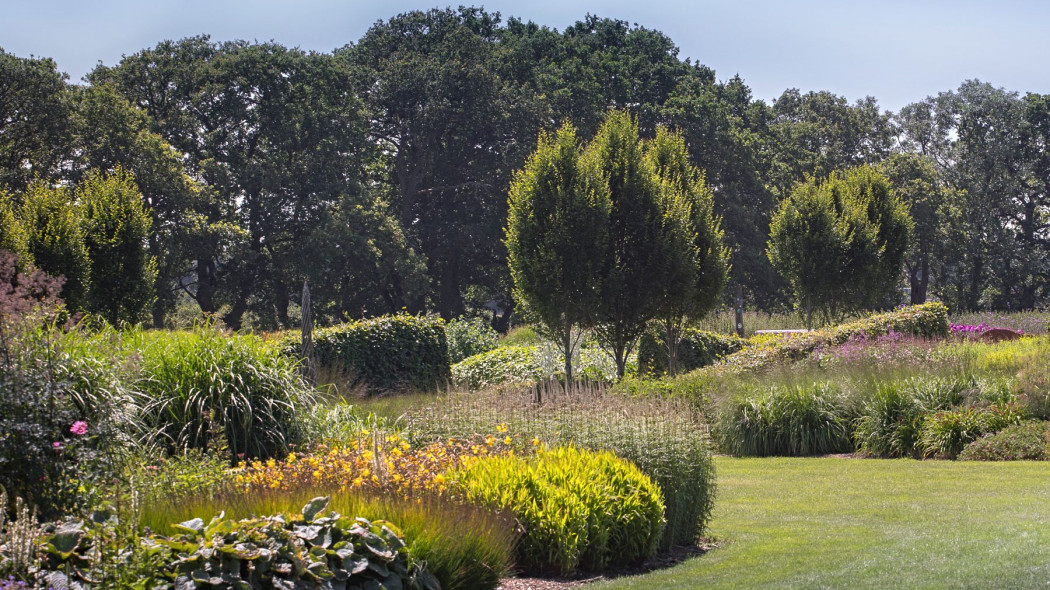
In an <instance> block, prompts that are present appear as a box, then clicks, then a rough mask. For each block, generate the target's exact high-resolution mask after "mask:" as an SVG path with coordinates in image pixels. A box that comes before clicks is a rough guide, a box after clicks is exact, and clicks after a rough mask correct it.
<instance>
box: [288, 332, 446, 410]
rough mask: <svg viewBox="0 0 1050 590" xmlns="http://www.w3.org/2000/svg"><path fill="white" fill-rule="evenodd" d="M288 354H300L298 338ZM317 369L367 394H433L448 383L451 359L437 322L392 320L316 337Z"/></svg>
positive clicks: (289, 344) (290, 346) (292, 340)
mask: <svg viewBox="0 0 1050 590" xmlns="http://www.w3.org/2000/svg"><path fill="white" fill-rule="evenodd" d="M285 350H286V352H287V353H288V354H289V355H290V356H293V357H296V358H297V356H298V354H299V341H298V337H297V336H296V337H295V338H294V339H290V340H288V341H286V343H285ZM314 356H315V358H316V360H317V363H318V365H320V366H328V367H334V368H336V369H339V370H341V371H345V372H346V373H347V374H348V375H352V376H353V379H354V381H355V383H354V384H355V385H356V384H363V385H364V386H365V387H366V388H367V390H368V391H369V392H371V393H385V392H391V391H405V390H418V391H433V390H435V389H438V388H440V387H443V386H444V385H446V384H447V383H448V380H449V377H450V373H449V361H448V358H449V353H448V343H447V340H446V337H445V326H444V322H443V321H442V320H441V319H440V318H430V317H417V316H411V315H405V314H401V315H394V316H385V317H380V318H375V319H371V320H362V321H359V322H351V323H347V324H340V325H338V326H332V327H329V328H322V329H320V330H317V331H316V332H314Z"/></svg>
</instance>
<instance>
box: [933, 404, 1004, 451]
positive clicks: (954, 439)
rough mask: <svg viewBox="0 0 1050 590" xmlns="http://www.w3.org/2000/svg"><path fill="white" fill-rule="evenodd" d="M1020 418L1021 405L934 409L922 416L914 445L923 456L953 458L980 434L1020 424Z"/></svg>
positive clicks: (992, 432)
mask: <svg viewBox="0 0 1050 590" xmlns="http://www.w3.org/2000/svg"><path fill="white" fill-rule="evenodd" d="M1023 418H1024V410H1023V408H1021V407H1019V406H1016V405H1013V404H1008V405H1003V406H990V407H988V408H979V407H975V406H965V407H960V408H957V409H955V410H950V411H942V412H936V413H933V414H929V415H927V416H926V418H925V419H924V420H923V422H922V430H921V431H920V432H919V440H918V447H919V449H920V451H921V452H922V455H923V456H924V457H938V458H942V459H954V458H955V457H957V456H958V455H959V453H961V452H962V450H963V449H964V448H966V445H968V444H970V443H972V442H973V441H975V440H977V439H978V438H980V437H981V436H982V435H985V434H994V433H996V432H999V431H1000V430H1002V429H1004V428H1006V427H1007V426H1012V425H1015V424H1020V423H1021V420H1022V419H1023Z"/></svg>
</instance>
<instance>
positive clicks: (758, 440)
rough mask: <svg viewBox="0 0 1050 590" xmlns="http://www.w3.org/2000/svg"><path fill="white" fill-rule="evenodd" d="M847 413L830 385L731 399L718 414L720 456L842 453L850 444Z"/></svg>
mask: <svg viewBox="0 0 1050 590" xmlns="http://www.w3.org/2000/svg"><path fill="white" fill-rule="evenodd" d="M849 422H850V420H849V409H848V407H847V405H846V403H845V401H844V400H843V399H842V397H841V396H840V395H839V394H838V393H837V392H836V391H835V390H834V389H833V388H832V387H831V385H830V384H828V383H814V384H812V385H811V386H808V387H806V386H794V387H774V388H770V389H766V390H764V391H758V392H753V393H749V394H744V395H741V396H739V397H738V398H736V399H735V400H732V401H731V402H730V403H729V404H728V407H725V408H724V409H723V410H722V412H721V413H720V415H719V418H718V423H717V427H716V435H717V438H718V442H719V445H720V448H721V450H722V451H724V452H726V453H729V454H731V455H741V456H755V457H767V456H774V455H775V456H805V455H821V454H826V453H843V452H849V451H850V450H852V447H851V444H850V430H849Z"/></svg>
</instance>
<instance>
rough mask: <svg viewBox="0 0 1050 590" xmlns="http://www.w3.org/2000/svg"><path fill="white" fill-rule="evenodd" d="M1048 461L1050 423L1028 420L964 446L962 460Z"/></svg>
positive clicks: (1049, 454) (960, 455)
mask: <svg viewBox="0 0 1050 590" xmlns="http://www.w3.org/2000/svg"><path fill="white" fill-rule="evenodd" d="M1048 459H1050V423H1047V422H1044V421H1042V420H1028V421H1025V422H1022V423H1020V424H1015V425H1013V426H1007V427H1006V428H1004V429H1002V430H1000V431H999V432H996V433H995V434H987V435H984V436H982V437H980V438H978V439H977V440H975V441H973V442H971V443H970V444H968V445H966V448H964V449H963V451H962V452H961V453H959V460H961V461H1046V460H1048Z"/></svg>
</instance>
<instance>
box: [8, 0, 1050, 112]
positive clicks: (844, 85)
mask: <svg viewBox="0 0 1050 590" xmlns="http://www.w3.org/2000/svg"><path fill="white" fill-rule="evenodd" d="M459 3H466V2H465V1H464V2H457V3H456V4H453V6H456V5H458V4H459ZM474 4H475V5H481V6H484V8H485V9H486V10H488V11H489V12H499V13H500V14H501V15H502V16H503V18H504V20H506V18H508V17H510V16H515V17H519V18H521V19H522V20H531V21H534V22H536V23H538V24H541V25H546V26H548V27H552V28H555V29H558V30H563V29H564V28H565V27H567V26H570V25H572V24H573V23H574V22H576V21H577V20H580V19H582V18H583V17H584V16H586V15H587V14H594V15H597V16H599V17H607V18H615V19H620V20H624V21H627V22H629V23H631V24H637V25H640V26H643V27H646V28H649V29H655V30H658V31H662V32H663V33H664V34H666V35H667V36H668V37H670V38H671V39H672V41H674V42H675V44H676V45H677V46H678V47H679V50H680V51H679V57H682V58H686V57H688V58H690V59H691V60H693V61H694V62H699V63H702V64H705V65H707V66H709V67H711V68H713V69H714V70H715V72H716V74H717V76H718V78H719V79H722V80H724V79H727V78H730V77H732V76H733V75H734V74H739V75H740V76H741V77H742V78H743V79H744V81H745V82H746V83H747V85H748V86H750V87H751V89H752V92H753V94H754V96H755V97H756V98H760V99H763V100H767V101H769V100H772V99H774V98H776V97H778V96H779V95H780V94H781V93H782V92H783V91H784V90H785V89H788V88H798V89H800V90H801V91H803V92H807V91H810V90H829V91H831V92H834V93H835V94H839V95H842V96H845V97H846V98H847V99H848V100H849V101H850V102H854V101H856V100H858V99H860V98H863V97H865V96H874V97H875V98H876V99H878V101H879V105H880V106H881V107H882V108H884V109H889V110H892V111H897V110H899V109H900V108H901V107H903V106H905V105H907V104H909V103H912V102H916V101H919V100H922V99H923V98H925V97H927V96H930V95H935V94H937V93H938V92H943V91H947V90H953V89H955V88H958V87H959V85H960V84H961V83H962V82H963V81H965V80H968V79H974V78H976V79H980V80H982V81H984V82H990V83H992V84H993V85H995V86H1001V87H1004V88H1006V89H1008V90H1012V91H1017V92H1020V93H1022V94H1023V93H1025V92H1038V93H1042V94H1047V93H1050V67H1048V63H1047V59H1048V56H1050V34H1048V32H1050V2H1045V1H1036V0H1031V1H1029V0H1016V1H1011V0H1000V1H999V2H997V3H995V4H994V7H993V4H992V3H991V2H987V1H973V0H954V1H952V0H910V1H901V0H891V1H878V0H868V1H866V2H858V1H855V0H838V1H833V0H799V1H791V0H753V1H752V0H738V1H735V2H732V1H725V2H713V1H705V0H693V1H689V0H675V1H663V2H661V1H656V0H649V1H646V0H631V1H627V0H611V1H607V0H590V1H582V0H534V1H531V2H511V1H506V0H500V1H495V2H485V3H481V2H475V3H474ZM0 6H2V8H3V10H2V14H3V15H4V18H3V19H2V20H0V48H3V49H4V50H5V51H7V52H8V53H13V54H15V55H18V56H21V57H28V56H30V55H35V56H37V57H50V58H53V59H54V60H55V61H56V62H57V63H58V67H59V69H60V70H62V71H64V72H66V73H68V74H69V75H70V79H71V80H73V81H79V80H80V79H81V78H82V77H83V76H84V75H85V74H86V73H87V72H89V71H90V70H91V69H92V68H94V67H95V65H96V64H98V63H99V62H101V63H104V64H107V65H112V64H115V63H117V62H118V61H120V58H121V56H122V55H125V54H132V53H135V52H136V51H139V50H141V49H145V48H147V47H152V46H154V45H156V44H157V43H158V42H160V41H163V40H167V39H181V38H183V37H188V36H193V35H199V34H208V35H211V37H212V39H213V40H215V41H225V40H232V39H246V40H258V41H270V40H273V41H276V42H278V43H281V44H283V45H287V46H292V47H300V48H302V49H306V50H314V51H325V52H328V51H331V50H333V49H336V48H338V47H342V46H344V45H346V44H347V43H351V42H354V41H356V40H357V39H359V38H360V37H361V36H362V35H363V34H364V33H365V32H366V31H367V30H368V28H369V27H370V26H371V25H372V24H374V23H375V22H376V21H379V20H385V19H388V18H390V17H392V16H394V15H396V14H398V13H401V12H406V11H410V10H426V9H429V8H434V7H439V6H440V7H444V6H446V4H440V3H437V2H435V1H433V0H432V1H431V2H424V1H411V0H391V1H387V2H364V1H362V0H299V1H283V2H282V1H278V0H182V1H178V2H174V1H167V0H164V1H162V0H35V1H34V0H0Z"/></svg>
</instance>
